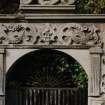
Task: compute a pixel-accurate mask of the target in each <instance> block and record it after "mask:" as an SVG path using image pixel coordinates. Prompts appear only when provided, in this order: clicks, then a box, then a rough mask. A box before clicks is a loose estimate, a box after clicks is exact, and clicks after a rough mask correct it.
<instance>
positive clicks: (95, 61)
mask: <svg viewBox="0 0 105 105" xmlns="http://www.w3.org/2000/svg"><path fill="white" fill-rule="evenodd" d="M102 54H103V50H102V49H100V48H92V49H90V56H91V74H90V79H91V80H90V79H89V85H90V87H89V96H100V94H101V87H100V86H101V55H102Z"/></svg>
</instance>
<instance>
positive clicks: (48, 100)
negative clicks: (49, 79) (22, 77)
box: [7, 87, 87, 105]
mask: <svg viewBox="0 0 105 105" xmlns="http://www.w3.org/2000/svg"><path fill="white" fill-rule="evenodd" d="M86 91H87V90H86V89H81V88H32V87H27V88H20V89H14V90H13V89H11V90H9V91H8V92H10V93H11V96H10V94H9V96H7V99H9V101H10V103H9V101H8V103H7V105H11V101H12V105H87V92H86ZM13 98H14V99H13Z"/></svg>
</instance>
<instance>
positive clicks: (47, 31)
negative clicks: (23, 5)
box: [0, 23, 102, 48]
mask: <svg viewBox="0 0 105 105" xmlns="http://www.w3.org/2000/svg"><path fill="white" fill-rule="evenodd" d="M100 34H101V31H100V30H99V29H98V28H96V27H95V25H94V24H90V25H89V24H85V25H81V24H76V23H66V24H65V23H61V24H60V23H58V24H57V23H56V24H54V23H35V24H25V23H17V24H16V23H15V24H0V45H11V44H12V45H34V46H35V45H45V46H48V45H50V46H51V45H53V46H66V47H67V46H68V47H70V46H71V47H72V48H73V47H74V48H76V47H77V48H78V47H80V48H81V47H84V48H87V47H92V46H100V47H101V45H102V40H101V37H100Z"/></svg>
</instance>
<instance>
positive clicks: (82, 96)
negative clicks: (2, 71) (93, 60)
mask: <svg viewBox="0 0 105 105" xmlns="http://www.w3.org/2000/svg"><path fill="white" fill-rule="evenodd" d="M87 85H88V84H87V75H86V73H85V71H84V70H83V68H82V67H81V65H80V64H79V63H78V62H77V61H75V60H74V59H73V58H72V57H70V56H68V55H66V54H64V53H62V52H59V51H56V50H49V49H44V50H37V51H34V52H31V53H29V54H26V55H25V56H23V57H22V58H20V59H19V60H17V62H16V63H15V64H14V65H13V66H12V67H11V68H10V70H9V71H8V73H7V78H6V105H87V104H88V102H87V100H88V94H87V93H88V92H87V90H88V89H87Z"/></svg>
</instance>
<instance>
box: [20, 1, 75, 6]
mask: <svg viewBox="0 0 105 105" xmlns="http://www.w3.org/2000/svg"><path fill="white" fill-rule="evenodd" d="M21 1H22V3H23V4H40V5H55V4H68V5H69V4H73V3H74V0H21Z"/></svg>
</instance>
